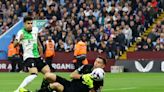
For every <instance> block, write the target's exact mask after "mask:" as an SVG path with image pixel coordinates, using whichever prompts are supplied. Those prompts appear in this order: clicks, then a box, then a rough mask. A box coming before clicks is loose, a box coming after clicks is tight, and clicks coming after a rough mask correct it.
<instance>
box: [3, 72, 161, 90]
mask: <svg viewBox="0 0 164 92" xmlns="http://www.w3.org/2000/svg"><path fill="white" fill-rule="evenodd" d="M56 74H57V75H60V76H63V77H65V78H68V77H69V73H56ZM27 75H28V74H27V73H0V92H13V91H14V90H15V89H16V88H17V87H18V85H19V84H20V83H21V82H22V80H23V79H24V78H25V77H26V76H27ZM42 78H43V76H42V74H39V76H38V77H37V78H36V79H35V80H34V81H33V82H32V83H31V84H30V85H29V86H27V87H26V88H27V89H30V90H32V91H34V90H36V89H38V88H39V87H40V84H41V81H42ZM102 92H164V74H163V73H118V74H111V73H106V75H105V84H104V87H103V89H102Z"/></svg>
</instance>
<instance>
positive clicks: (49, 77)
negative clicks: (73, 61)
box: [44, 73, 56, 83]
mask: <svg viewBox="0 0 164 92" xmlns="http://www.w3.org/2000/svg"><path fill="white" fill-rule="evenodd" d="M44 78H45V79H46V80H48V81H49V82H50V83H52V82H55V81H56V75H55V74H53V73H45V76H44Z"/></svg>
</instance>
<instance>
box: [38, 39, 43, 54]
mask: <svg viewBox="0 0 164 92" xmlns="http://www.w3.org/2000/svg"><path fill="white" fill-rule="evenodd" d="M37 42H38V49H39V53H40V55H41V56H43V47H42V44H41V43H40V40H39V38H38V39H37Z"/></svg>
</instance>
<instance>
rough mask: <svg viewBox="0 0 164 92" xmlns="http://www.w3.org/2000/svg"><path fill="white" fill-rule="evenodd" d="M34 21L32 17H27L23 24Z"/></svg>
mask: <svg viewBox="0 0 164 92" xmlns="http://www.w3.org/2000/svg"><path fill="white" fill-rule="evenodd" d="M32 20H33V18H32V17H30V16H26V17H24V20H23V22H24V23H25V22H26V21H32Z"/></svg>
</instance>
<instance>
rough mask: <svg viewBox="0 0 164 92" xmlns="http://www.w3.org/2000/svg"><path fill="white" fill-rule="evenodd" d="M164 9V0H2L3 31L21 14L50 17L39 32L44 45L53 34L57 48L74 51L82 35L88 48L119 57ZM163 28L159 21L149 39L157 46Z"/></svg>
mask: <svg viewBox="0 0 164 92" xmlns="http://www.w3.org/2000/svg"><path fill="white" fill-rule="evenodd" d="M161 8H162V0H1V1H0V27H1V28H0V30H1V31H0V33H1V34H2V33H4V32H5V31H6V30H7V29H9V28H10V27H11V26H12V25H13V24H15V23H16V22H17V21H18V19H19V17H22V16H25V15H28V16H33V18H34V19H43V20H44V19H46V20H48V23H47V24H46V26H45V27H44V28H43V29H42V31H41V32H40V34H39V38H40V40H41V42H42V45H43V47H44V46H45V44H46V40H47V39H48V37H49V36H51V37H52V40H54V42H55V50H56V51H64V52H72V51H73V48H74V44H75V43H76V41H77V38H79V37H80V38H81V39H83V40H84V41H85V42H86V43H87V49H88V51H97V52H99V53H102V52H105V53H107V56H108V57H109V58H115V56H119V55H120V54H121V53H122V52H123V51H125V50H126V49H127V48H128V47H129V46H130V45H131V44H132V43H133V42H134V41H135V40H136V38H137V37H139V36H140V34H142V33H143V32H144V31H145V29H146V28H148V26H149V25H150V24H152V22H153V19H154V18H156V17H157V15H158V14H159V13H160V12H161ZM159 25H160V26H159ZM163 28H164V26H162V24H161V23H158V24H157V25H156V26H154V29H153V30H152V33H150V34H149V36H150V37H149V36H148V37H147V38H146V39H147V40H148V38H150V39H151V42H153V43H152V44H153V46H156V47H158V46H157V45H158V41H160V42H161V41H163V40H162V39H161V38H162V37H163V35H164V34H163V33H162V31H163V30H162V29H163ZM160 32H161V33H160ZM157 34H158V37H156V39H155V38H154V35H155V36H157ZM147 40H146V41H147ZM141 44H142V43H141ZM138 47H139V46H138ZM141 47H142V46H141Z"/></svg>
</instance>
